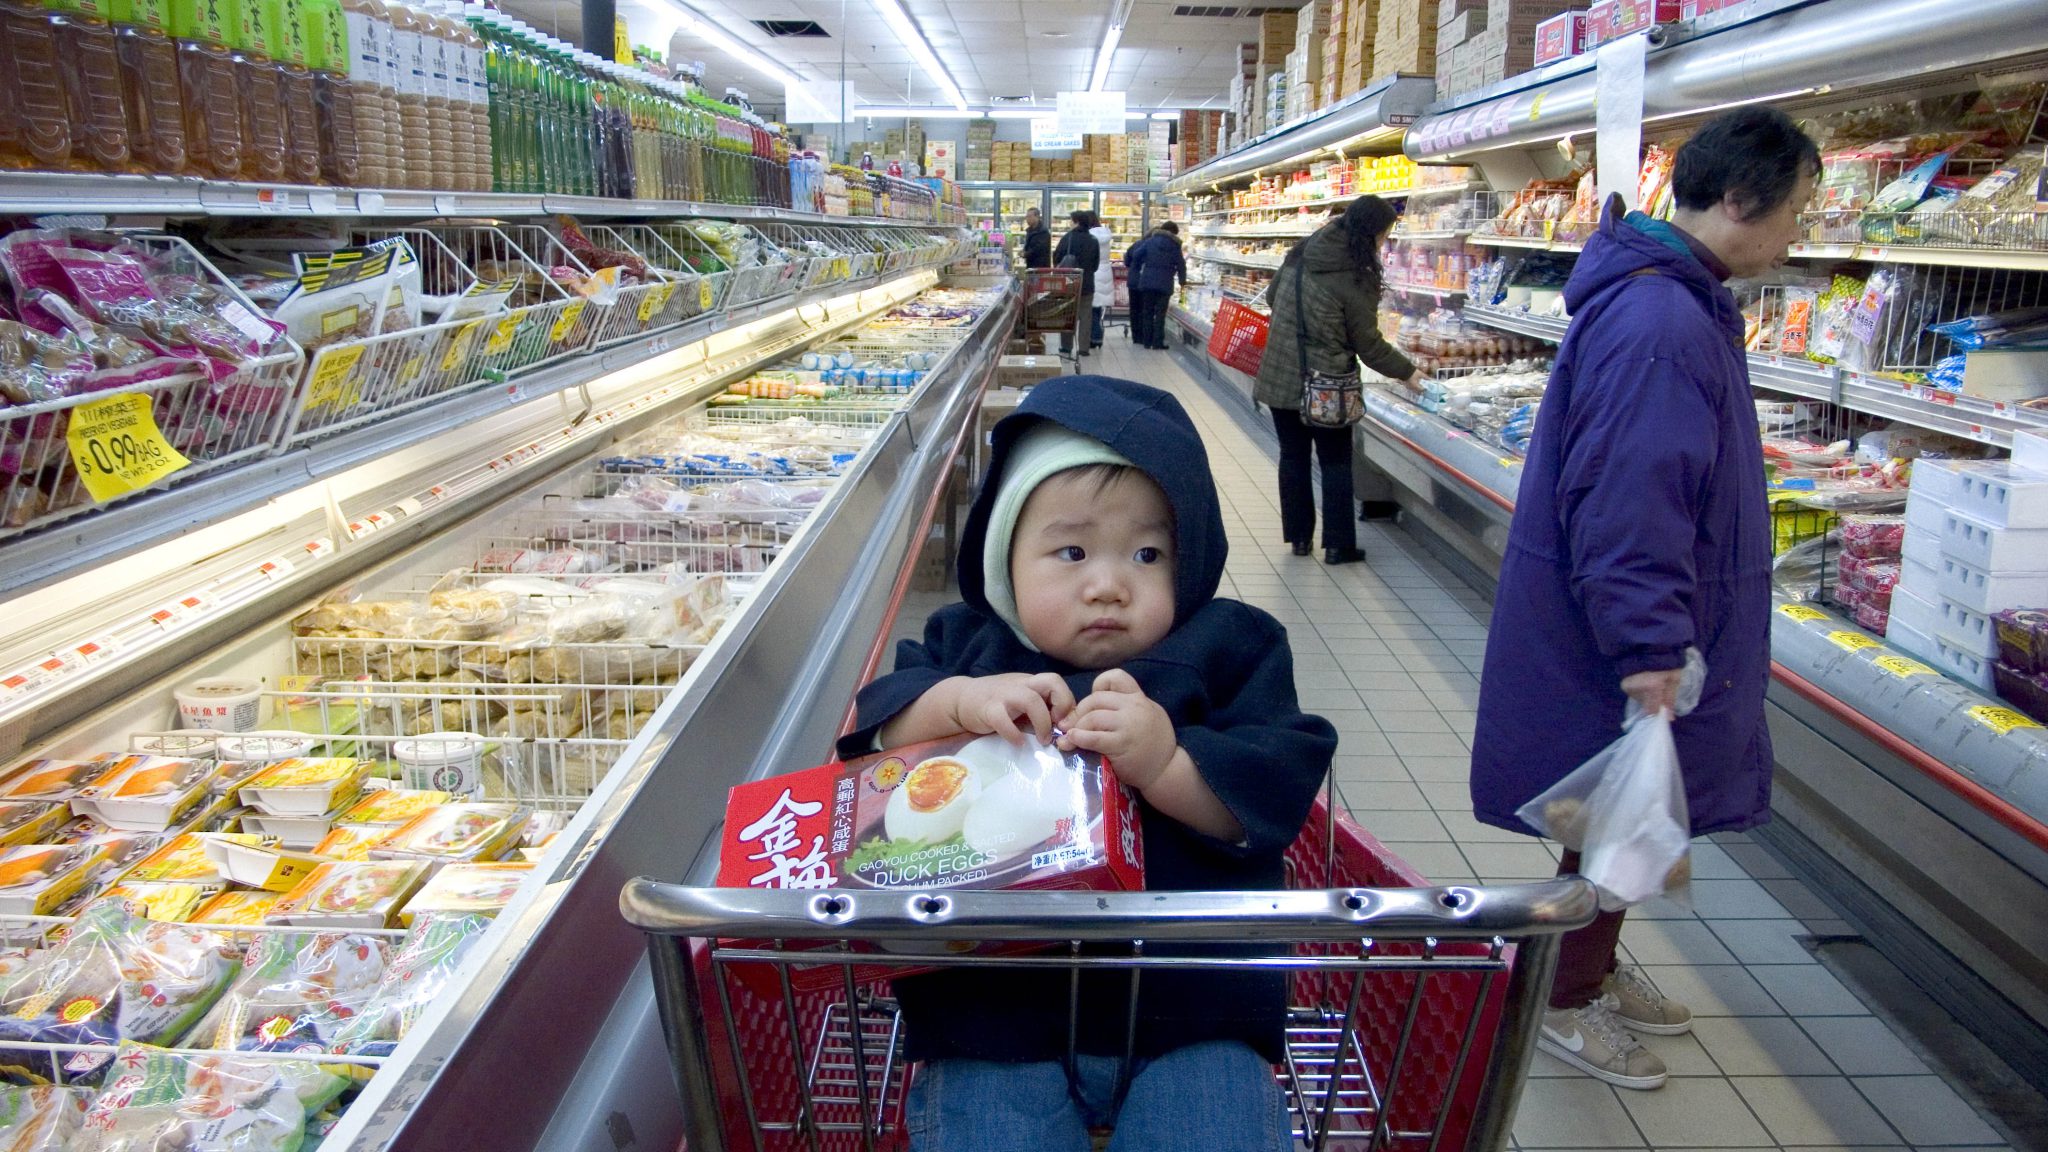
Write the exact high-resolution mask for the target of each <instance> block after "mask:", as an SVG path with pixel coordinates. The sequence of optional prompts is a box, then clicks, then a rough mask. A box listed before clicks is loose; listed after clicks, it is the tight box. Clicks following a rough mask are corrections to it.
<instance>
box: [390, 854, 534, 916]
mask: <svg viewBox="0 0 2048 1152" xmlns="http://www.w3.org/2000/svg"><path fill="white" fill-rule="evenodd" d="M532 874H533V865H531V864H524V863H496V864H450V865H449V866H447V867H446V868H443V869H441V870H440V871H439V872H436V873H435V874H434V878H433V879H431V880H429V881H427V883H426V886H425V887H423V888H421V889H420V890H419V894H418V895H416V896H414V897H413V898H412V899H410V900H408V901H406V903H405V911H404V912H402V913H400V919H402V920H403V921H404V922H405V925H406V927H408V928H410V927H412V925H413V922H414V921H415V920H416V919H418V918H419V917H421V916H425V915H428V914H431V913H449V914H457V915H468V914H474V915H478V916H496V915H497V914H498V911H499V910H500V909H502V908H503V907H505V905H507V904H509V903H511V902H512V897H513V895H514V894H515V893H517V892H518V891H519V885H520V884H522V883H524V882H525V880H526V878H527V877H528V876H530V875H532Z"/></svg>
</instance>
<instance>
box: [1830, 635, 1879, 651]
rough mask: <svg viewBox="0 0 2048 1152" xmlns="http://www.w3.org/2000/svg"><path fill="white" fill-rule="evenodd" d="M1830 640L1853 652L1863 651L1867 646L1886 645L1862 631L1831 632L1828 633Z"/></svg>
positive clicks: (1838, 646) (1836, 645) (1877, 646)
mask: <svg viewBox="0 0 2048 1152" xmlns="http://www.w3.org/2000/svg"><path fill="white" fill-rule="evenodd" d="M1828 640H1829V641H1830V642H1832V643H1833V644H1834V645H1835V647H1837V648H1846V649H1848V650H1849V651H1851V652H1861V651H1863V650H1864V649H1865V648H1882V647H1884V645H1882V644H1880V643H1878V642H1877V641H1875V640H1872V639H1871V638H1870V637H1868V636H1865V635H1864V634H1863V633H1861V632H1830V633H1828Z"/></svg>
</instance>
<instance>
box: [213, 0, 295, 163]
mask: <svg viewBox="0 0 2048 1152" xmlns="http://www.w3.org/2000/svg"><path fill="white" fill-rule="evenodd" d="M263 2H264V0H222V3H223V6H225V7H228V8H230V9H232V12H231V15H230V22H229V25H228V27H229V31H230V32H231V34H232V35H233V40H232V42H231V43H232V47H233V49H234V51H233V53H232V57H231V58H232V59H233V61H234V65H235V91H236V93H237V94H238V95H239V96H240V97H241V102H242V135H243V138H244V139H245V140H247V142H248V153H247V154H246V155H245V156H244V157H243V160H242V178H243V179H244V180H258V181H262V182H265V183H271V184H276V183H282V182H283V181H284V179H285V175H286V172H285V151H286V145H285V110H284V73H283V72H282V71H280V70H279V69H278V68H277V66H276V65H275V64H273V63H272V62H271V55H270V40H269V37H267V36H265V35H264V33H263Z"/></svg>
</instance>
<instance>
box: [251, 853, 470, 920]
mask: <svg viewBox="0 0 2048 1152" xmlns="http://www.w3.org/2000/svg"><path fill="white" fill-rule="evenodd" d="M430 870H431V866H430V865H429V864H427V863H426V862H425V861H423V860H366V861H363V862H361V863H344V862H341V861H329V862H327V863H325V864H322V865H320V866H319V867H318V868H315V869H313V874H312V875H310V876H308V877H306V878H305V879H304V880H302V881H300V883H299V886H298V887H296V888H294V889H292V890H291V891H290V892H287V893H285V894H284V897H283V898H282V899H280V900H279V901H278V902H277V903H276V904H275V905H273V906H272V907H271V909H270V917H269V919H270V922H271V923H272V924H288V925H291V926H294V927H300V928H389V927H390V926H391V925H392V924H393V923H395V922H396V919H397V916H398V910H399V909H400V908H402V907H404V906H405V902H406V901H407V900H408V899H410V898H411V897H412V894H413V893H414V892H417V891H419V888H420V885H421V884H423V883H425V882H426V879H427V874H428V872H429V871H430Z"/></svg>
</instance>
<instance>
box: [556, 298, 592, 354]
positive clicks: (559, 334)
mask: <svg viewBox="0 0 2048 1152" xmlns="http://www.w3.org/2000/svg"><path fill="white" fill-rule="evenodd" d="M589 306H590V301H588V300H578V301H576V302H575V303H574V304H571V305H569V306H568V307H567V308H564V309H562V315H561V318H560V319H558V320H556V321H555V326H554V327H553V328H551V329H549V330H548V343H550V344H560V343H561V342H562V341H564V340H567V339H568V338H569V333H570V332H571V331H573V330H574V329H575V327H576V322H577V321H578V320H581V319H583V310H584V309H585V308H588V307H589Z"/></svg>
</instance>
